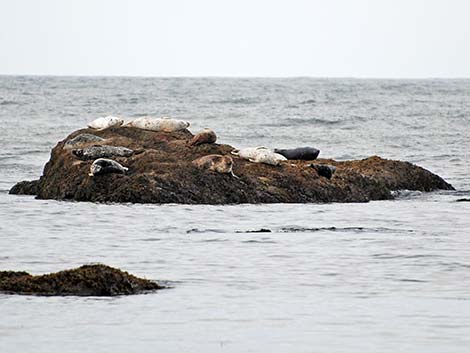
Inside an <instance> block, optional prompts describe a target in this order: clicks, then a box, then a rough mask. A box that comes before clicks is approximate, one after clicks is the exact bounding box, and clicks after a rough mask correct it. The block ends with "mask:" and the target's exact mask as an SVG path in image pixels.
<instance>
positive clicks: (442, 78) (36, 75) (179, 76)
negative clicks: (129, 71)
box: [0, 73, 470, 80]
mask: <svg viewBox="0 0 470 353" xmlns="http://www.w3.org/2000/svg"><path fill="white" fill-rule="evenodd" d="M15 76H19V77H51V78H60V77H64V78H165V79H171V78H195V79H197V78H223V79H240V78H241V79H248V78H249V79H299V78H309V79H349V80H468V79H470V77H465V76H463V77H458V76H416V77H386V76H311V75H292V76H250V75H245V76H244V75H241V76H234V75H205V76H196V75H89V74H85V75H83V74H72V75H67V74H65V75H64V74H3V73H0V77H15Z"/></svg>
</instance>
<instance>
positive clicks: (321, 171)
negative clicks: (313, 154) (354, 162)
mask: <svg viewBox="0 0 470 353" xmlns="http://www.w3.org/2000/svg"><path fill="white" fill-rule="evenodd" d="M310 167H312V168H313V169H315V170H316V171H317V173H318V175H319V176H322V177H325V178H327V179H331V178H332V177H333V174H334V173H335V172H336V167H335V166H334V165H329V164H310Z"/></svg>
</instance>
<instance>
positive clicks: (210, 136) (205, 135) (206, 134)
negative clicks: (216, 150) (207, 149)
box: [188, 128, 217, 147]
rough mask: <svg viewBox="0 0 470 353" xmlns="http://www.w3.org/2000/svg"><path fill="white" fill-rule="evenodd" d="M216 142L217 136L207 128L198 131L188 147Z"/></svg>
mask: <svg viewBox="0 0 470 353" xmlns="http://www.w3.org/2000/svg"><path fill="white" fill-rule="evenodd" d="M215 141H217V135H216V134H215V132H214V131H213V130H211V129H209V128H205V129H203V130H201V131H199V132H198V133H197V134H196V135H195V136H194V137H193V138H192V139H191V141H190V142H189V143H188V146H189V147H193V146H198V145H202V144H203V143H214V142H215Z"/></svg>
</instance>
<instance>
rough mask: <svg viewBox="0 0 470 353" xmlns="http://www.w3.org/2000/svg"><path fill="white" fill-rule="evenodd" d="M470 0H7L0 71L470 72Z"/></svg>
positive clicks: (2, 6)
mask: <svg viewBox="0 0 470 353" xmlns="http://www.w3.org/2000/svg"><path fill="white" fill-rule="evenodd" d="M469 17H470V0H445V1H443V0H427V1H426V0H323V1H320V0H318V1H317V0H310V1H308V0H285V1H284V0H283V1H277V0H233V1H224V0H192V1H190V0H165V1H163V0H162V1H160V0H153V1H152V0H128V1H127V0H0V74H48V75H132V76H133V75H138V76H316V77H393V78H395V77H396V78H401V77H470V19H469Z"/></svg>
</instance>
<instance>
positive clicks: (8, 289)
mask: <svg viewBox="0 0 470 353" xmlns="http://www.w3.org/2000/svg"><path fill="white" fill-rule="evenodd" d="M163 288H165V287H164V286H161V285H159V284H158V283H156V282H153V281H149V280H147V279H143V278H139V277H136V276H133V275H131V274H129V273H127V272H124V271H121V270H119V269H117V268H113V267H109V266H106V265H84V266H81V267H79V268H76V269H72V270H65V271H60V272H56V273H51V274H47V275H39V276H33V275H30V274H29V273H27V272H22V271H21V272H15V271H0V292H3V293H7V294H22V295H45V296H52V295H57V296H66V295H76V296H115V295H130V294H139V293H144V292H150V291H156V290H158V289H163Z"/></svg>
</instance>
